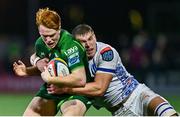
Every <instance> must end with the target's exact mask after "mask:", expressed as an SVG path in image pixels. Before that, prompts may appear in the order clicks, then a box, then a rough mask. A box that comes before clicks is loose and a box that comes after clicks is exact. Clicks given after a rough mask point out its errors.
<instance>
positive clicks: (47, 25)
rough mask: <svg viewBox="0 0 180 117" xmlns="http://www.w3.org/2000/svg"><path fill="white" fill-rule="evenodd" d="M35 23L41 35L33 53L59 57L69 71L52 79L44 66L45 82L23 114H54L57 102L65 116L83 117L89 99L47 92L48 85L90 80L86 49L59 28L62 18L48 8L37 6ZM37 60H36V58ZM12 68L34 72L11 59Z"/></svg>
mask: <svg viewBox="0 0 180 117" xmlns="http://www.w3.org/2000/svg"><path fill="white" fill-rule="evenodd" d="M36 24H37V26H38V31H39V34H40V37H39V38H38V39H37V41H36V43H35V50H36V56H38V57H39V58H40V59H41V58H48V59H49V60H51V59H53V58H55V57H59V58H61V59H63V60H64V61H65V62H66V63H67V64H68V68H69V70H70V74H69V75H67V76H65V77H62V76H61V77H60V76H59V77H58V79H56V78H52V77H51V76H50V74H49V72H48V71H47V69H46V68H45V69H44V70H43V69H39V70H41V72H42V73H41V77H42V79H43V80H44V81H45V82H46V83H45V84H44V85H42V86H41V88H40V90H39V92H38V93H37V95H36V96H35V97H34V98H33V99H32V101H31V102H30V104H29V105H28V107H27V109H26V110H25V112H24V116H35V115H40V116H54V115H56V113H57V103H59V102H61V103H60V111H61V112H62V115H64V116H82V115H84V114H85V112H86V110H87V109H88V108H89V107H90V105H91V102H90V101H89V100H90V99H89V98H88V97H85V96H81V95H69V94H63V95H53V94H48V92H47V87H48V86H49V85H50V84H57V85H59V86H61V87H84V86H85V84H86V82H87V81H90V73H89V70H88V60H87V55H86V52H85V49H84V48H83V46H82V45H81V44H80V43H79V42H78V41H77V40H75V38H74V37H73V36H72V35H71V34H69V33H68V32H67V31H65V30H63V29H61V18H60V16H59V15H58V13H57V12H55V11H53V10H50V9H49V8H44V9H39V11H38V12H37V13H36ZM38 60H39V59H38ZM13 67H14V71H15V73H16V74H17V75H18V76H28V75H34V74H35V73H36V72H35V70H36V71H37V69H36V68H35V67H26V66H25V64H24V63H23V62H22V61H20V60H19V61H17V62H14V64H13Z"/></svg>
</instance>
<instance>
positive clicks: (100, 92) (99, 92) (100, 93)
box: [94, 85, 105, 96]
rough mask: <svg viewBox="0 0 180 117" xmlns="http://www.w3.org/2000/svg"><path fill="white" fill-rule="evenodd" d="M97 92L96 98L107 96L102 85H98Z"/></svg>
mask: <svg viewBox="0 0 180 117" xmlns="http://www.w3.org/2000/svg"><path fill="white" fill-rule="evenodd" d="M95 90H96V93H95V95H94V96H103V95H104V94H105V90H104V89H103V88H102V87H101V86H100V85H97V86H96V88H95Z"/></svg>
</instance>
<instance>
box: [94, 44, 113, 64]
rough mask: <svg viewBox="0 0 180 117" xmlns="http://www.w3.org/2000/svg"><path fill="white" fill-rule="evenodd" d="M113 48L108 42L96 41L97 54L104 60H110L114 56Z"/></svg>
mask: <svg viewBox="0 0 180 117" xmlns="http://www.w3.org/2000/svg"><path fill="white" fill-rule="evenodd" d="M114 51H115V49H114V48H113V47H112V46H110V45H109V44H106V43H103V42H97V56H98V55H99V56H101V58H102V60H104V61H111V60H112V59H113V58H114Z"/></svg>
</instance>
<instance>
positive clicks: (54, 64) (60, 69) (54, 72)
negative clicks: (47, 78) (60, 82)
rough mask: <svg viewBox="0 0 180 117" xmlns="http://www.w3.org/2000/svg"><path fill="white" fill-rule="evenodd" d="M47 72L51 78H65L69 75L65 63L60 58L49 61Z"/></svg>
mask: <svg viewBox="0 0 180 117" xmlns="http://www.w3.org/2000/svg"><path fill="white" fill-rule="evenodd" d="M47 70H48V71H49V73H50V75H51V76H67V75H68V74H69V69H68V67H67V63H66V62H65V61H64V60H62V59H61V58H54V59H52V60H51V61H49V63H48V66H47Z"/></svg>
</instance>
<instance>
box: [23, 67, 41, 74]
mask: <svg viewBox="0 0 180 117" xmlns="http://www.w3.org/2000/svg"><path fill="white" fill-rule="evenodd" d="M26 73H27V76H34V75H40V73H41V72H40V71H39V70H38V68H37V67H35V66H29V67H27V68H26Z"/></svg>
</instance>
